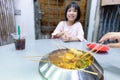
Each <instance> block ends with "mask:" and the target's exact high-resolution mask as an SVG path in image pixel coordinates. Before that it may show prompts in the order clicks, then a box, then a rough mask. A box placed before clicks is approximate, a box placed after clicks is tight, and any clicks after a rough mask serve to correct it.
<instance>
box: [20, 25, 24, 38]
mask: <svg viewBox="0 0 120 80" xmlns="http://www.w3.org/2000/svg"><path fill="white" fill-rule="evenodd" d="M23 33H24V23H22V27H21V36H23V35H24V34H23Z"/></svg>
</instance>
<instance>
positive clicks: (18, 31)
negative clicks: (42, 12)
mask: <svg viewBox="0 0 120 80" xmlns="http://www.w3.org/2000/svg"><path fill="white" fill-rule="evenodd" d="M18 38H19V40H20V26H19V25H18Z"/></svg>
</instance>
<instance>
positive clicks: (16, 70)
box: [0, 39, 120, 80]
mask: <svg viewBox="0 0 120 80" xmlns="http://www.w3.org/2000/svg"><path fill="white" fill-rule="evenodd" d="M54 41H56V42H58V43H59V44H62V45H65V46H66V47H68V48H76V49H80V50H84V51H88V49H87V47H86V44H87V42H67V43H64V42H62V41H60V40H52V39H41V40H34V41H27V42H26V48H25V50H15V46H14V44H8V45H5V46H0V80H43V79H42V78H41V76H40V74H39V69H38V66H39V62H34V61H32V60H33V59H34V60H36V59H37V60H39V59H40V58H31V59H28V58H25V56H42V55H46V54H49V53H50V52H51V51H53V50H56V49H58V48H57V47H56V46H55V45H54ZM94 57H95V58H96V60H97V61H98V63H99V64H100V65H101V66H102V67H103V69H104V80H119V79H120V63H119V62H120V58H119V57H120V48H110V50H109V51H108V53H105V54H94Z"/></svg>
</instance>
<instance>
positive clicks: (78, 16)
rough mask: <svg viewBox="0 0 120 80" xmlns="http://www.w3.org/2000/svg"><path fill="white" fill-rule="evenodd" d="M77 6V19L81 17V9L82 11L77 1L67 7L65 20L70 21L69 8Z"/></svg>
mask: <svg viewBox="0 0 120 80" xmlns="http://www.w3.org/2000/svg"><path fill="white" fill-rule="evenodd" d="M71 7H73V8H75V9H76V10H77V18H76V19H75V22H76V21H79V19H80V17H81V11H80V6H79V5H78V4H77V3H76V2H71V3H70V4H69V5H68V6H67V7H66V9H65V20H66V21H68V19H67V11H68V9H69V8H71Z"/></svg>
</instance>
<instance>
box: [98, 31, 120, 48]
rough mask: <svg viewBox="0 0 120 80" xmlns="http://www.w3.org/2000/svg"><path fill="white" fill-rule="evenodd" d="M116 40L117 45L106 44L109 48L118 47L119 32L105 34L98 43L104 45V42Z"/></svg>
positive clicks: (119, 40)
mask: <svg viewBox="0 0 120 80" xmlns="http://www.w3.org/2000/svg"><path fill="white" fill-rule="evenodd" d="M115 39H117V40H118V43H109V44H107V45H108V46H110V47H120V32H109V33H107V34H105V35H104V36H103V37H102V38H101V39H100V40H99V42H101V43H104V41H106V40H110V41H112V40H115Z"/></svg>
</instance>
